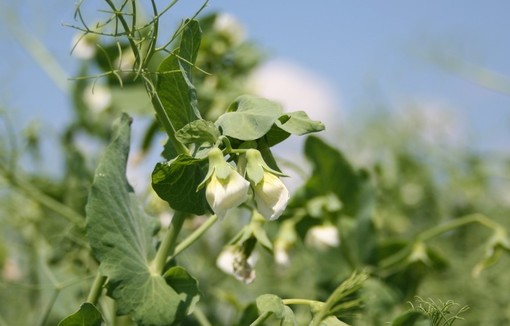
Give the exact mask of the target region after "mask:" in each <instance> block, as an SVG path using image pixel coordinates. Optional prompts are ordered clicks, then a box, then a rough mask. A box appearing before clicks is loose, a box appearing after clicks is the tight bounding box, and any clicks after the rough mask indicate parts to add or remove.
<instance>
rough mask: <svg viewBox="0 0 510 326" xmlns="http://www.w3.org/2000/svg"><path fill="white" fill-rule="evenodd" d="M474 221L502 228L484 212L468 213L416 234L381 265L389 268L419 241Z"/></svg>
mask: <svg viewBox="0 0 510 326" xmlns="http://www.w3.org/2000/svg"><path fill="white" fill-rule="evenodd" d="M472 223H479V224H481V225H483V226H485V227H487V228H490V229H493V230H498V229H500V228H501V227H500V226H499V225H498V224H497V223H495V222H494V221H492V220H491V219H489V218H487V217H486V216H484V215H482V214H471V215H466V216H464V217H460V218H457V219H454V220H451V221H448V222H446V223H444V224H441V225H437V226H435V227H433V228H431V229H428V230H425V231H423V232H421V233H420V234H418V235H417V236H416V239H415V240H414V241H413V242H412V243H411V244H410V245H408V246H405V247H404V248H402V249H401V250H400V251H398V252H396V253H395V254H394V255H391V256H390V257H388V258H386V259H384V260H383V261H382V262H381V264H380V266H381V267H382V268H388V267H390V266H392V265H394V264H396V263H398V262H400V261H402V260H403V259H405V258H406V257H407V256H408V255H409V254H410V253H411V252H412V250H413V247H414V246H415V245H416V244H417V243H420V242H426V241H428V240H430V239H432V238H435V237H437V236H439V235H441V234H443V233H445V232H448V231H451V230H454V229H456V228H459V227H462V226H465V225H468V224H472Z"/></svg>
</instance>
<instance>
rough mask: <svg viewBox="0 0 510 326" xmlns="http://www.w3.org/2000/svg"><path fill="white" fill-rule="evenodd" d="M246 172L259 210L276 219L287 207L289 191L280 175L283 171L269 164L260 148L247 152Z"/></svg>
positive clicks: (269, 217)
mask: <svg viewBox="0 0 510 326" xmlns="http://www.w3.org/2000/svg"><path fill="white" fill-rule="evenodd" d="M246 159H247V165H246V174H247V176H248V179H249V180H250V181H251V182H252V187H253V191H254V196H255V204H256V205H257V210H258V211H259V212H260V214H262V215H263V216H264V217H265V218H266V219H268V220H270V221H273V220H276V219H277V218H278V217H280V215H282V213H283V211H284V210H285V208H286V207H287V202H288V201H289V197H290V196H289V191H288V190H287V187H285V185H284V184H283V182H282V181H281V180H280V178H279V177H278V176H281V175H283V174H282V173H280V172H278V171H275V170H273V169H271V168H270V167H269V166H267V164H266V162H264V159H263V158H262V155H261V154H260V152H259V151H258V150H255V149H249V150H248V151H247V152H246Z"/></svg>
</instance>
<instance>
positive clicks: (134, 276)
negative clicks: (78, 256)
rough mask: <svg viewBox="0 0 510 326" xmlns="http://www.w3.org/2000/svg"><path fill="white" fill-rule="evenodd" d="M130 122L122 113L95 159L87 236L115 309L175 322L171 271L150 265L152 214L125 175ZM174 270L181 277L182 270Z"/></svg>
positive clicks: (178, 306) (177, 300) (152, 321)
mask: <svg viewBox="0 0 510 326" xmlns="http://www.w3.org/2000/svg"><path fill="white" fill-rule="evenodd" d="M130 124H131V118H129V117H128V116H127V115H123V116H122V117H121V119H120V121H118V122H117V125H116V128H115V131H114V138H113V140H112V143H111V144H110V145H109V146H108V147H107V149H106V152H105V154H104V156H103V157H102V159H101V161H100V162H99V165H98V168H97V170H96V174H95V177H94V183H93V185H92V189H91V191H90V196H89V201H88V203H87V237H88V239H89V241H90V244H91V246H92V251H93V253H94V256H95V257H96V258H97V259H98V260H99V262H100V273H101V274H102V275H104V276H106V277H108V283H107V288H108V294H109V295H110V296H112V297H113V298H115V299H116V300H117V302H118V303H119V306H118V313H119V314H129V315H131V316H132V318H133V319H134V320H136V321H137V323H139V324H140V325H170V324H174V323H177V322H178V319H177V318H178V317H180V315H182V313H180V310H182V309H183V303H184V302H183V297H182V296H180V295H179V294H178V292H177V291H176V289H174V288H172V287H171V286H168V285H167V283H169V284H170V285H172V284H173V283H172V282H173V281H174V280H173V279H172V276H174V274H175V273H173V272H171V271H170V272H169V273H168V274H167V275H165V276H166V279H165V278H163V277H162V276H161V275H159V274H157V273H155V272H154V271H153V270H152V267H151V262H152V260H153V259H154V256H155V250H154V245H153V240H152V235H153V234H154V231H155V225H154V220H152V219H151V218H150V217H149V216H147V215H146V214H145V213H144V212H143V209H142V208H141V206H140V204H139V202H138V200H137V198H136V196H135V195H134V193H133V190H132V188H131V186H130V185H129V183H128V181H127V179H126V176H125V175H126V163H127V155H128V153H129V143H130ZM175 275H177V276H178V277H179V279H182V275H183V274H182V272H181V273H177V274H175ZM188 278H189V277H188ZM176 282H177V284H178V285H179V286H178V287H179V288H182V287H183V284H182V281H178V280H176ZM193 296H194V295H193Z"/></svg>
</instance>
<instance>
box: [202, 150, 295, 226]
mask: <svg viewBox="0 0 510 326" xmlns="http://www.w3.org/2000/svg"><path fill="white" fill-rule="evenodd" d="M245 155H246V161H247V163H246V171H245V175H246V178H245V177H244V176H243V175H241V174H240V173H239V172H237V171H236V170H235V169H234V167H233V166H232V165H230V164H229V163H227V162H226V161H225V158H224V156H223V152H222V151H221V150H220V149H219V148H214V149H212V150H211V151H210V152H209V154H208V158H209V171H208V173H207V176H206V177H205V179H204V181H203V182H202V184H201V185H200V187H201V186H203V185H205V184H206V191H205V193H206V198H207V202H208V203H209V206H211V208H212V210H213V211H214V213H215V214H216V215H218V216H219V217H220V218H223V217H224V216H225V214H226V212H227V211H228V210H229V209H231V208H234V207H237V206H239V205H241V204H242V203H244V202H245V201H246V200H247V199H248V197H249V192H250V189H251V190H252V192H253V197H254V200H255V205H256V207H257V210H258V211H259V212H260V213H261V214H262V215H263V216H264V217H265V218H266V219H268V220H270V221H272V220H275V219H277V218H278V217H280V215H281V214H282V213H283V211H284V210H285V208H286V207H287V202H288V200H289V191H288V190H287V188H286V187H285V185H284V184H283V182H282V181H281V180H280V178H279V177H278V176H281V175H282V174H281V173H280V172H278V171H275V170H273V169H271V168H270V167H269V166H268V165H267V164H266V163H265V162H264V159H263V158H262V155H261V154H260V152H259V151H258V150H255V149H249V150H247V151H246V154H245Z"/></svg>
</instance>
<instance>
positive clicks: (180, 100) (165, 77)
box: [157, 20, 202, 131]
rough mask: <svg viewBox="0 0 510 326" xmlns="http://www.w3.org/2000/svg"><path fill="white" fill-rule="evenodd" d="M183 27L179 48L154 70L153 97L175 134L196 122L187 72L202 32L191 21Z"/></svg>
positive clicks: (192, 62)
mask: <svg viewBox="0 0 510 326" xmlns="http://www.w3.org/2000/svg"><path fill="white" fill-rule="evenodd" d="M185 24H186V25H185V27H184V30H183V32H182V36H181V42H180V45H179V48H178V49H177V50H175V51H174V52H173V53H172V54H170V56H168V57H167V58H166V59H165V60H163V62H162V63H161V65H160V66H159V68H158V83H157V95H158V97H159V99H160V101H161V104H162V105H163V108H164V110H165V114H166V116H167V117H168V118H169V119H170V121H171V123H172V126H173V128H174V130H176V131H177V130H179V129H181V128H182V127H184V126H185V125H187V124H188V123H190V122H192V121H194V120H197V119H200V112H199V110H198V104H197V92H196V89H195V86H193V84H192V81H191V68H192V65H193V64H194V63H195V60H196V57H197V53H198V47H199V45H200V41H201V34H202V32H201V31H200V26H199V24H198V22H197V21H195V20H191V21H187V22H186V23H185ZM158 118H159V119H160V120H161V119H166V118H165V117H158Z"/></svg>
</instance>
